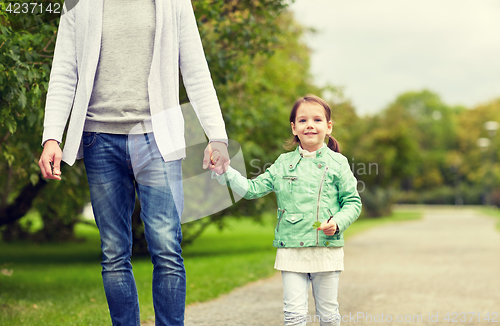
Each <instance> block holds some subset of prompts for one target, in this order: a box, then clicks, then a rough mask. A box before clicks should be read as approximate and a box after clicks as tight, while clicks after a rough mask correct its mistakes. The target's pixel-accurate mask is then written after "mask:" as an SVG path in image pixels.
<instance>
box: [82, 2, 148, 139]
mask: <svg viewBox="0 0 500 326" xmlns="http://www.w3.org/2000/svg"><path fill="white" fill-rule="evenodd" d="M155 23H156V19H155V1H154V0H104V11H103V26H102V27H103V28H102V40H101V52H100V57H99V63H98V66H97V71H96V75H95V80H94V87H93V90H92V95H91V98H90V103H89V108H88V111H87V118H86V120H85V127H84V130H85V131H94V132H105V133H112V134H128V133H129V132H130V130H131V129H132V127H134V126H136V125H137V124H138V123H141V122H145V131H146V132H151V131H152V127H151V113H150V109H149V96H148V76H149V72H150V69H151V59H152V56H153V43H154V36H155ZM139 130H142V128H139Z"/></svg>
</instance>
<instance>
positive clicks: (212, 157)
mask: <svg viewBox="0 0 500 326" xmlns="http://www.w3.org/2000/svg"><path fill="white" fill-rule="evenodd" d="M229 163H230V160H229V153H228V152H227V145H226V144H225V143H222V142H217V141H214V142H211V143H209V144H208V145H207V147H206V148H205V152H204V157H203V168H204V169H206V168H208V169H210V170H212V171H215V172H216V173H217V174H219V175H220V174H223V173H224V172H226V170H227V168H228V167H229Z"/></svg>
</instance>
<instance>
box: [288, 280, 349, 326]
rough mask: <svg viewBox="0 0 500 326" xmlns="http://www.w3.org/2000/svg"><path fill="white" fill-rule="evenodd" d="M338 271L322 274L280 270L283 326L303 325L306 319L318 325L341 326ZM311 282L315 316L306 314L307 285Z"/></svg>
mask: <svg viewBox="0 0 500 326" xmlns="http://www.w3.org/2000/svg"><path fill="white" fill-rule="evenodd" d="M339 275H340V272H339V271H335V272H321V273H295V272H286V271H282V272H281V277H282V279H283V301H284V303H285V306H284V307H283V311H284V312H285V325H286V326H291V325H295V326H305V325H306V322H308V321H310V322H318V321H319V323H320V325H321V326H338V325H340V314H339V304H338V302H337V293H338V287H339ZM311 283H312V289H313V296H314V302H315V303H316V315H314V316H310V315H307V310H308V309H307V301H308V298H307V297H308V291H309V285H310V284H311Z"/></svg>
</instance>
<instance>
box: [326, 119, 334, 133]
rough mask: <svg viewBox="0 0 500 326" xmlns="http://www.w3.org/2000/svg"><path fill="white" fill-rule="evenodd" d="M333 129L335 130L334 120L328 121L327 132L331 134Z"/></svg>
mask: <svg viewBox="0 0 500 326" xmlns="http://www.w3.org/2000/svg"><path fill="white" fill-rule="evenodd" d="M332 130H333V122H332V120H330V121H328V129H327V133H328V134H331V133H332Z"/></svg>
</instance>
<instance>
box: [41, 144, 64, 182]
mask: <svg viewBox="0 0 500 326" xmlns="http://www.w3.org/2000/svg"><path fill="white" fill-rule="evenodd" d="M61 158H62V151H61V147H59V143H58V142H57V141H56V140H52V139H51V140H47V141H46V142H45V144H44V145H43V152H42V155H41V156H40V160H39V161H38V166H40V171H41V172H42V175H43V177H44V178H45V179H54V180H61Z"/></svg>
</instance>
